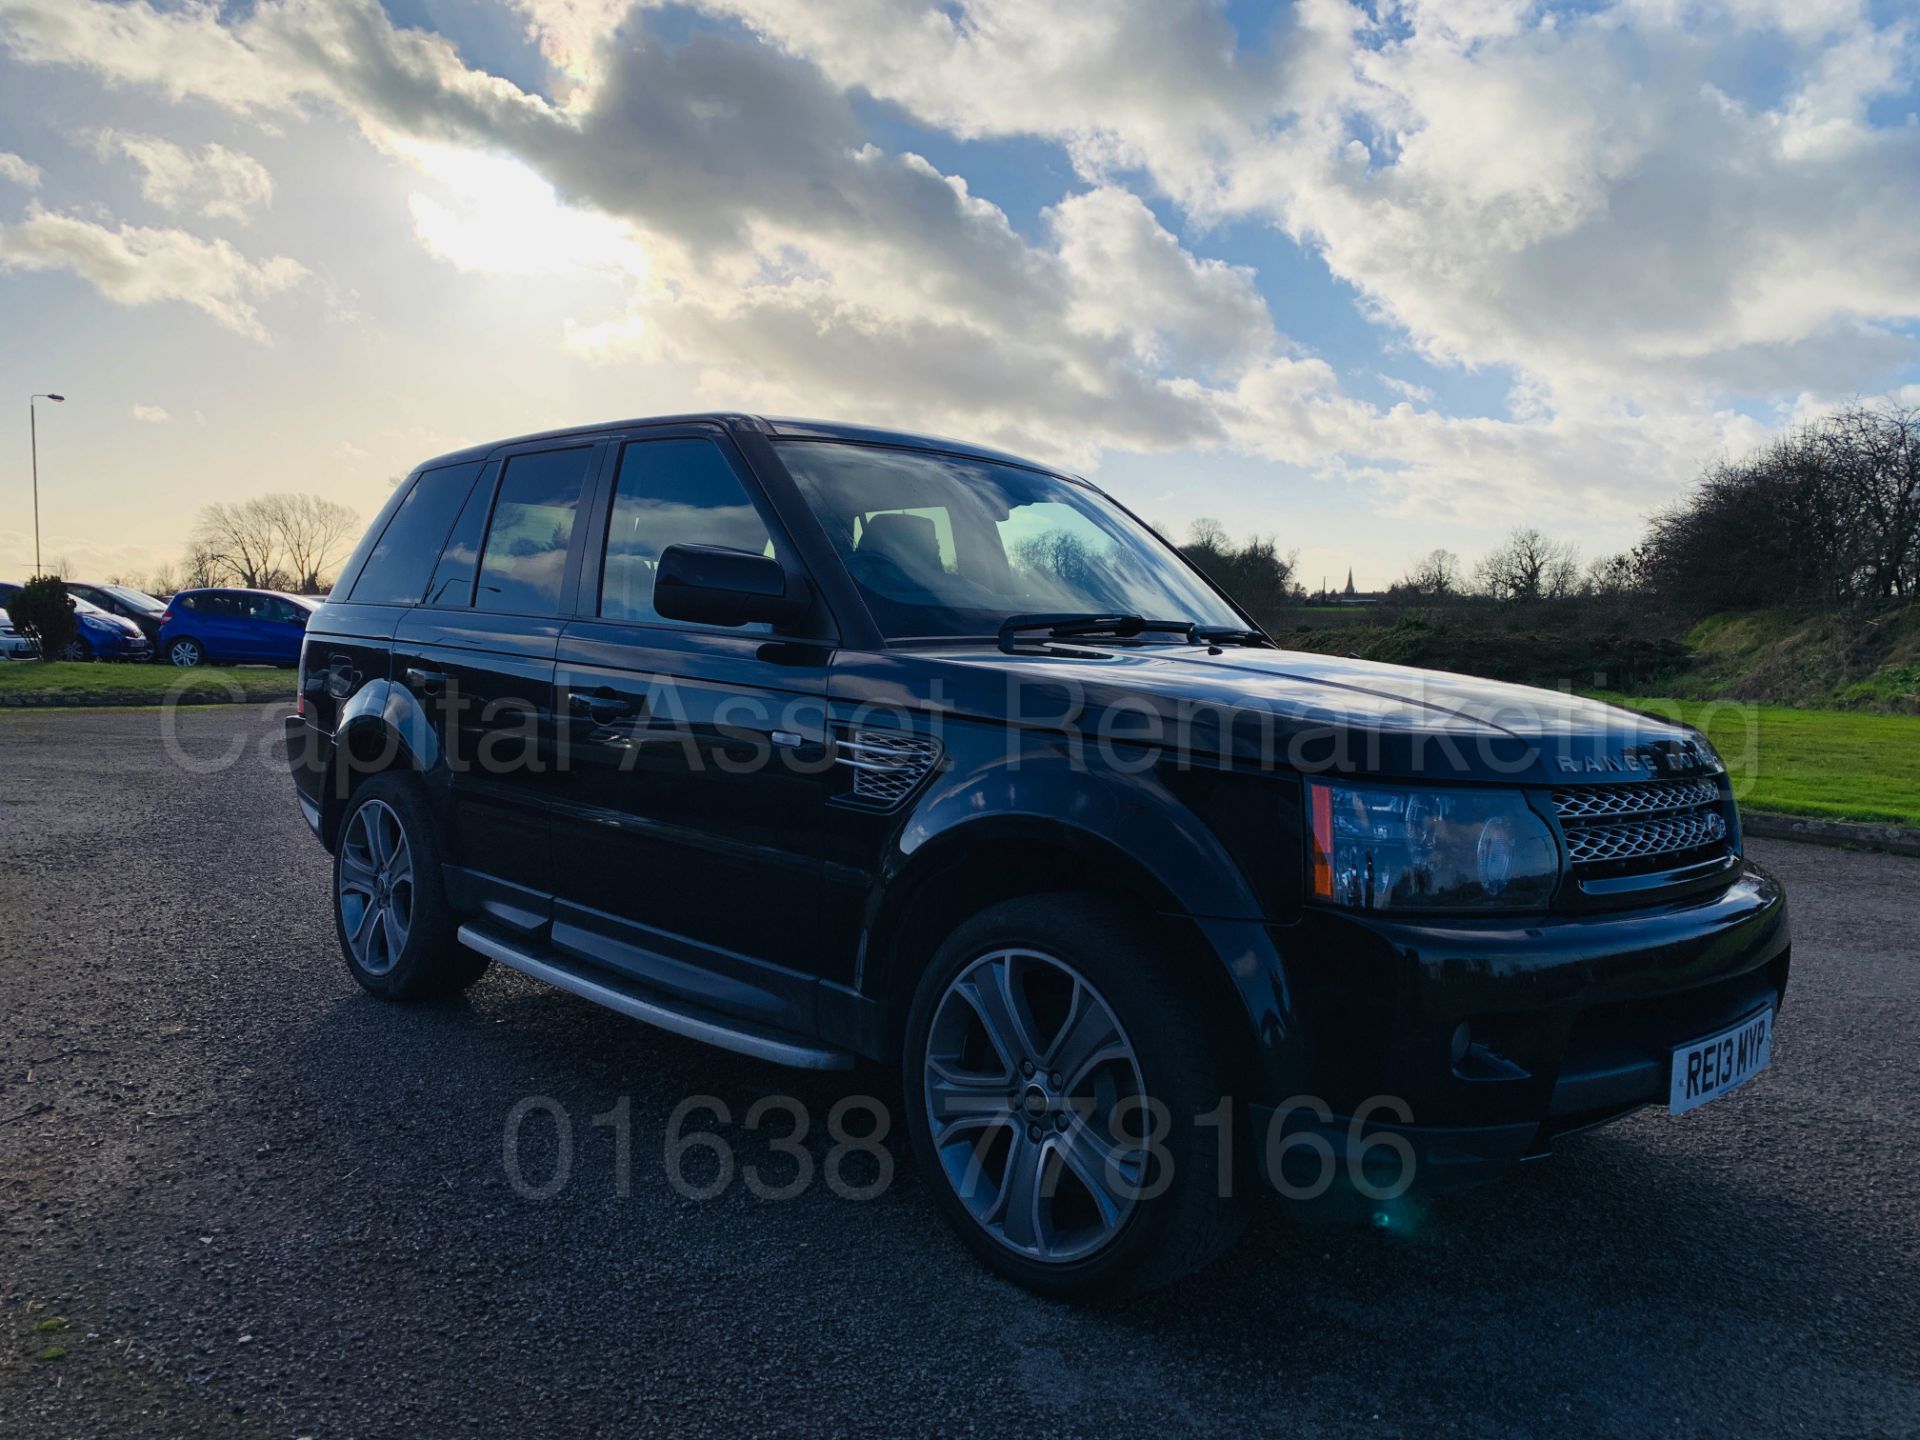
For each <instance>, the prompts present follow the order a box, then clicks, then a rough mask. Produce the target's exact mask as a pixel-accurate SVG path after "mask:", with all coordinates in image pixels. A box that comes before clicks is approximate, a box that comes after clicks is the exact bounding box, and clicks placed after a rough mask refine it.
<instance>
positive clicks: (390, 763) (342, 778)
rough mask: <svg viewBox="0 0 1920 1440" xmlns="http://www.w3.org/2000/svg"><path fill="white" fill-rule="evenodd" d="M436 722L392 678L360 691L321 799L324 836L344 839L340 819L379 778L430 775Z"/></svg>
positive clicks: (340, 726) (338, 735) (345, 718)
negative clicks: (358, 793)
mask: <svg viewBox="0 0 1920 1440" xmlns="http://www.w3.org/2000/svg"><path fill="white" fill-rule="evenodd" d="M439 753H440V746H439V741H438V739H437V738H436V736H435V734H434V730H433V726H432V724H431V722H430V721H429V720H428V718H427V716H426V713H425V712H424V711H423V710H421V708H420V703H419V701H418V700H416V699H415V698H414V697H413V695H412V693H411V692H410V691H408V690H406V689H405V688H404V687H402V686H398V685H395V684H393V683H392V682H391V681H388V680H376V681H374V682H373V683H371V684H369V685H365V686H363V687H362V688H361V689H359V690H358V691H356V692H355V693H354V695H353V696H352V698H351V699H349V700H348V701H347V702H346V704H345V705H343V706H342V707H341V710H340V717H339V720H338V722H337V723H336V724H335V726H334V731H333V748H332V753H331V754H330V755H329V757H328V762H327V773H326V776H325V779H324V783H323V785H322V788H321V796H320V829H321V833H320V838H321V840H322V841H323V842H324V843H325V845H326V846H327V848H328V849H330V850H331V849H332V848H333V847H334V846H335V845H336V844H337V843H338V840H339V830H340V819H341V816H342V815H344V814H345V813H346V808H347V802H348V801H349V800H351V799H352V798H353V793H354V791H355V790H357V789H358V788H359V787H360V786H361V785H362V784H364V783H365V782H366V781H367V780H368V779H370V778H371V777H373V776H375V775H385V774H388V773H390V772H392V771H395V770H404V771H409V772H411V773H414V774H424V773H425V772H426V770H427V769H428V768H429V767H431V766H432V765H433V764H434V762H435V761H436V760H437V759H438V758H439Z"/></svg>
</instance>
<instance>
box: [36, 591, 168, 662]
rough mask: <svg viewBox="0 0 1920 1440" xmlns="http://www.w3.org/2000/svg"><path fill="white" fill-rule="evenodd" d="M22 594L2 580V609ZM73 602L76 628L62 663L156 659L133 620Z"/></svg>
mask: <svg viewBox="0 0 1920 1440" xmlns="http://www.w3.org/2000/svg"><path fill="white" fill-rule="evenodd" d="M19 593H20V587H19V586H18V585H16V584H14V583H13V582H12V581H11V580H0V608H4V607H5V606H6V604H7V602H8V601H10V600H12V599H13V597H14V596H15V595H18V594H19ZM71 599H72V600H73V618H74V621H75V628H74V634H73V639H71V640H69V641H68V642H67V648H66V649H64V650H62V651H61V652H60V658H61V659H62V660H150V659H152V658H153V644H152V642H151V641H149V640H148V639H147V637H146V636H145V635H143V634H141V633H140V627H139V626H138V625H136V624H134V623H133V622H132V621H131V620H122V619H121V618H120V617H119V616H117V615H109V614H108V613H107V612H106V611H104V610H102V609H101V608H100V607H99V606H98V605H94V604H90V603H89V602H87V601H85V600H82V599H81V598H80V597H79V596H78V595H74V596H72V597H71Z"/></svg>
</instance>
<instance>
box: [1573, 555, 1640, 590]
mask: <svg viewBox="0 0 1920 1440" xmlns="http://www.w3.org/2000/svg"><path fill="white" fill-rule="evenodd" d="M1640 580H1641V575H1640V557H1639V556H1638V555H1637V554H1635V553H1634V552H1632V551H1630V550H1629V551H1623V552H1621V553H1620V554H1618V555H1602V556H1600V557H1599V558H1598V559H1596V560H1595V561H1594V562H1593V563H1592V564H1591V565H1589V566H1587V574H1586V579H1585V580H1584V582H1583V584H1584V586H1585V588H1586V592H1587V593H1588V594H1589V595H1597V596H1601V597H1605V596H1610V595H1627V594H1630V593H1632V592H1633V591H1635V590H1638V589H1639V588H1640Z"/></svg>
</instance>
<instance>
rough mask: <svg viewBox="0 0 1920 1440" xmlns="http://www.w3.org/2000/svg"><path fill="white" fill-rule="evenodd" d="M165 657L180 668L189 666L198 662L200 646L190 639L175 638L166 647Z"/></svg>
mask: <svg viewBox="0 0 1920 1440" xmlns="http://www.w3.org/2000/svg"><path fill="white" fill-rule="evenodd" d="M167 658H168V659H169V660H171V661H173V663H174V664H176V665H178V666H181V667H182V668H190V667H192V666H194V665H198V664H199V663H200V647H199V646H198V645H196V644H194V643H193V642H192V641H191V640H176V641H174V642H173V645H172V646H171V648H169V649H168V651H167Z"/></svg>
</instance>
